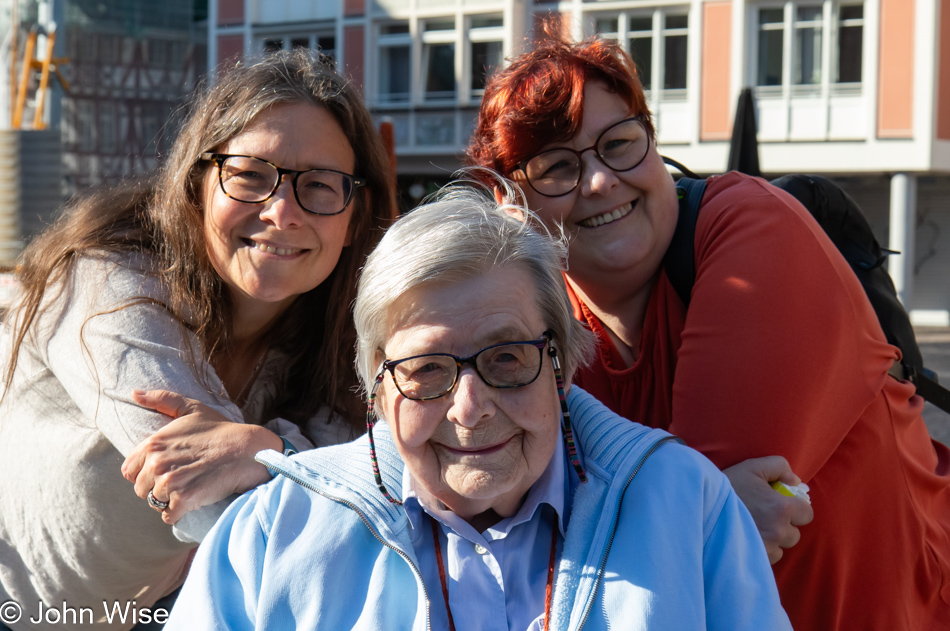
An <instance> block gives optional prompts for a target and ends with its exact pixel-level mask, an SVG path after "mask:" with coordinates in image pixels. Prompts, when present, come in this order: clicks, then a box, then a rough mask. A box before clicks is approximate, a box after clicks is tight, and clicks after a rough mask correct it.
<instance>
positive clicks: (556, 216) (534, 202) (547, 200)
mask: <svg viewBox="0 0 950 631" xmlns="http://www.w3.org/2000/svg"><path fill="white" fill-rule="evenodd" d="M525 186H527V183H525ZM525 199H526V200H527V202H528V208H529V209H530V210H532V211H534V213H535V214H537V215H538V217H539V218H540V219H541V221H543V222H544V223H545V225H546V226H547V227H548V228H552V229H556V228H557V226H558V224H559V223H561V222H562V221H563V220H564V218H565V217H566V216H568V215H569V214H571V210H572V209H573V207H574V205H573V202H572V201H571V200H573V199H574V196H573V195H570V194H569V195H565V196H563V197H545V196H544V195H539V194H538V193H536V192H535V191H534V190H533V189H530V188H528V189H526V190H525Z"/></svg>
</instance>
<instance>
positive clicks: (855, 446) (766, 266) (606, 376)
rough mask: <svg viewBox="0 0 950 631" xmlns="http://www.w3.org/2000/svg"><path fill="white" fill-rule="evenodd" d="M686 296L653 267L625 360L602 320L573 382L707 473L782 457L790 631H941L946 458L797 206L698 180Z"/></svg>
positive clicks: (948, 608) (734, 183) (740, 184)
mask: <svg viewBox="0 0 950 631" xmlns="http://www.w3.org/2000/svg"><path fill="white" fill-rule="evenodd" d="M695 255H696V257H695V260H696V281H695V285H694V288H693V292H692V296H691V304H690V306H689V309H688V311H687V309H686V307H685V306H684V305H683V304H682V302H681V301H680V299H679V298H678V296H677V294H676V292H675V291H674V290H673V287H672V286H671V285H670V283H669V280H668V279H667V278H666V275H665V274H664V273H662V272H661V274H660V277H659V279H658V281H657V284H656V287H655V290H654V291H653V294H652V296H651V298H650V302H649V305H648V307H647V312H646V318H645V321H644V324H643V332H642V334H641V339H640V346H639V349H638V350H639V352H638V357H637V360H636V362H635V363H634V364H633V365H632V366H629V367H627V366H625V365H624V362H623V360H622V359H621V357H620V355H619V354H618V352H617V351H616V349H615V348H614V346H613V345H612V343H611V341H610V339H609V337H608V335H607V333H606V331H605V330H604V328H603V325H602V324H601V323H600V322H599V321H598V319H597V318H596V317H595V316H594V315H593V314H592V313H591V311H590V310H589V309H588V308H587V306H586V305H584V304H583V303H582V302H581V301H580V299H579V298H578V297H577V296H576V295H575V294H573V292H572V294H571V299H572V301H573V302H574V306H575V314H576V316H577V317H578V318H579V319H581V320H582V321H584V322H586V323H587V324H588V325H589V326H590V328H591V329H593V331H594V332H595V333H596V334H597V335H598V337H599V340H600V345H599V351H598V356H597V358H596V359H595V360H594V362H593V364H592V366H590V367H588V368H585V369H582V370H581V371H580V372H579V374H577V375H576V376H575V379H574V382H575V383H577V384H578V385H580V386H581V387H582V388H584V389H585V390H587V391H589V392H590V393H592V394H593V395H595V396H597V397H598V398H599V399H600V400H601V401H603V402H604V403H605V404H607V405H608V406H609V407H610V408H611V409H613V410H614V411H615V412H617V413H619V414H621V415H623V416H626V417H627V418H630V419H632V420H635V421H638V422H640V423H643V424H645V425H650V426H652V427H660V428H663V429H666V430H669V431H670V432H672V433H674V434H676V435H678V436H680V437H681V438H683V439H684V440H685V441H686V443H687V444H688V445H690V446H692V447H694V448H695V449H698V450H699V451H701V452H702V453H704V454H705V455H706V456H707V457H709V458H710V459H711V460H712V461H713V462H714V463H716V465H718V466H719V467H720V468H726V467H729V466H731V465H733V464H736V463H738V462H740V461H742V460H746V459H748V458H754V457H760V456H768V455H776V454H777V455H782V456H784V457H785V458H786V459H787V460H788V461H789V463H790V464H791V467H792V469H793V470H794V471H795V473H797V474H798V475H799V476H800V477H801V478H802V479H803V480H804V481H805V482H807V483H808V485H809V486H810V487H811V498H812V505H813V508H814V512H815V519H814V521H813V522H812V523H811V524H809V525H807V526H804V527H802V528H801V533H802V538H801V541H800V542H799V543H798V545H796V546H795V547H793V548H791V549H790V550H786V552H785V555H784V556H783V558H782V560H781V561H779V562H778V563H777V564H776V565H775V566H774V570H775V577H776V580H777V582H778V586H779V591H780V593H781V596H782V602H783V605H784V606H785V608H786V610H787V611H788V613H789V616H790V618H791V620H792V624H793V626H794V627H795V628H796V629H803V630H841V631H852V630H855V629H861V630H867V629H880V630H881V631H894V630H896V629H908V630H923V629H950V450H948V449H947V447H945V446H944V445H942V444H940V443H937V442H934V441H932V440H931V439H930V436H929V434H928V432H927V428H926V426H925V425H924V422H923V420H922V418H921V409H922V407H923V401H922V399H921V398H920V397H918V396H916V394H915V391H914V387H913V385H911V384H909V383H907V382H900V381H897V380H895V379H893V378H892V377H889V376H888V374H887V372H888V369H889V368H890V367H891V365H892V363H893V361H894V360H895V359H896V358H897V357H898V356H899V351H898V350H897V349H896V348H894V347H893V346H891V345H889V344H888V343H887V342H886V340H885V338H884V334H883V332H882V331H881V327H880V325H879V323H878V320H877V317H876V315H875V313H874V310H873V308H872V307H871V305H870V303H869V302H868V300H867V298H866V296H865V293H864V290H863V289H862V287H861V285H860V283H859V282H858V280H857V278H856V277H855V276H854V274H853V273H852V271H851V269H850V268H849V267H848V264H847V263H846V262H845V261H844V259H843V258H842V257H841V255H840V253H839V252H838V250H837V248H836V247H835V246H834V244H832V243H831V241H830V240H829V239H828V238H827V236H826V235H825V234H824V231H823V230H822V229H821V227H820V226H819V225H818V224H817V223H816V222H815V221H814V220H813V218H812V217H811V216H810V215H809V213H808V211H807V210H805V209H804V208H802V207H801V206H800V205H799V204H798V203H797V202H795V201H794V200H793V199H792V198H791V197H790V196H788V195H787V194H785V193H784V192H782V191H779V190H778V189H775V188H774V187H771V186H769V185H767V184H766V183H765V182H764V181H762V180H758V179H753V178H749V177H746V176H742V175H739V174H735V173H730V174H727V175H724V176H721V177H716V178H712V179H710V181H709V184H708V187H707V189H706V194H705V196H704V199H703V206H702V210H701V212H700V214H699V220H698V223H697V226H696V239H695Z"/></svg>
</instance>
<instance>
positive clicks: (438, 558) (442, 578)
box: [429, 516, 557, 631]
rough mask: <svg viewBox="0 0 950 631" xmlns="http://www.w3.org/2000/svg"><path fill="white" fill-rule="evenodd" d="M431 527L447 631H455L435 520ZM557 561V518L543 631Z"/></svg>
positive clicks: (548, 622)
mask: <svg viewBox="0 0 950 631" xmlns="http://www.w3.org/2000/svg"><path fill="white" fill-rule="evenodd" d="M429 525H430V526H432V542H433V543H434V544H435V560H436V562H437V563H438V564H439V581H440V582H441V583H442V598H443V599H445V611H446V612H447V613H448V614H449V631H455V620H454V619H453V618H452V607H450V606H449V585H448V583H447V582H446V580H445V564H444V563H443V562H442V544H441V543H440V542H439V529H438V526H436V525H435V520H434V519H432V518H431V517H430V518H429ZM556 559H557V516H555V518H554V521H553V522H552V524H551V558H550V559H549V560H548V583H547V586H546V587H545V588H544V631H549V629H550V628H551V598H552V596H553V595H554V562H555V560H556Z"/></svg>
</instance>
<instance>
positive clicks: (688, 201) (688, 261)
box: [663, 177, 706, 307]
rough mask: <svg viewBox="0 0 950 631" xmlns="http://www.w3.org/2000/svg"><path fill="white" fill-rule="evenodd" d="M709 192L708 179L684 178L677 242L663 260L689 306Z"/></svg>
mask: <svg viewBox="0 0 950 631" xmlns="http://www.w3.org/2000/svg"><path fill="white" fill-rule="evenodd" d="M705 192H706V180H703V179H694V178H691V177H681V178H680V179H679V180H677V181H676V196H677V197H678V198H679V218H678V219H677V221H676V231H675V232H674V233H673V240H672V241H671V242H670V247H669V248H667V250H666V255H665V256H664V257H663V267H664V269H665V270H666V276H667V278H669V279H670V284H671V285H673V289H674V290H676V294H677V295H678V296H679V297H680V300H682V301H683V304H684V305H686V306H687V307H689V297H690V294H691V293H692V291H693V284H694V283H695V281H696V261H695V260H694V259H695V246H694V243H695V240H696V221H697V220H698V219H699V208H700V206H702V202H703V194H704V193H705Z"/></svg>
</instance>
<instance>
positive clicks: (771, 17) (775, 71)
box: [756, 9, 785, 85]
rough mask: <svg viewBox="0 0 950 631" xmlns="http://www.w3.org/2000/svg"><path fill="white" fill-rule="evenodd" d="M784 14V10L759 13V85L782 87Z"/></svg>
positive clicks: (761, 11)
mask: <svg viewBox="0 0 950 631" xmlns="http://www.w3.org/2000/svg"><path fill="white" fill-rule="evenodd" d="M783 14H784V11H782V9H761V10H760V11H759V54H758V79H757V81H756V83H757V84H758V85H782V65H783V64H782V56H783V55H784V48H783V47H784V43H783V38H784V35H785V33H784V30H783V29H784V28H785V26H784V25H785V18H784V17H783Z"/></svg>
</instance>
